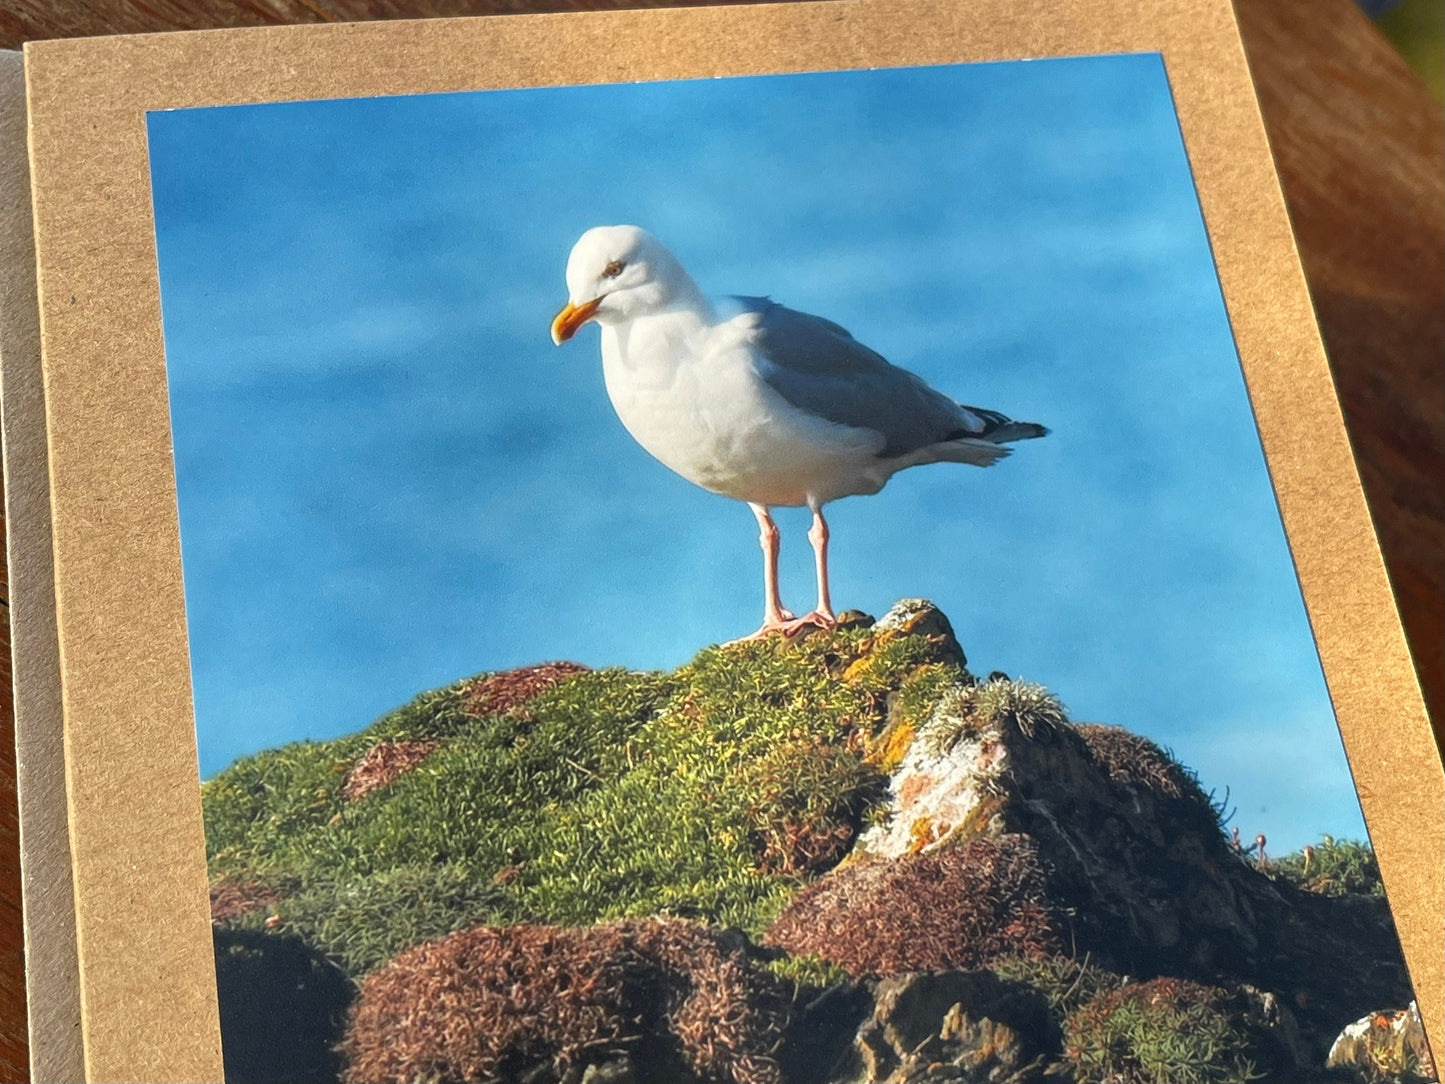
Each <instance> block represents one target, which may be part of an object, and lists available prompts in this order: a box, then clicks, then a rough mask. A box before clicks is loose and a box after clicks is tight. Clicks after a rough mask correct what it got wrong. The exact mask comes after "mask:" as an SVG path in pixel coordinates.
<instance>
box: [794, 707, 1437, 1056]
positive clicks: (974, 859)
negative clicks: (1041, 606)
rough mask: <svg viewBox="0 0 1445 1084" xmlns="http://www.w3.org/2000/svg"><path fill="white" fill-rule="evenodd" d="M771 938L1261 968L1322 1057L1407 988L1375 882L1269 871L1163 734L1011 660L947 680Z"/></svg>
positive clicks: (1136, 971)
mask: <svg viewBox="0 0 1445 1084" xmlns="http://www.w3.org/2000/svg"><path fill="white" fill-rule="evenodd" d="M882 740H884V741H886V740H887V735H886V734H885V736H884V738H883V739H882ZM766 940H767V941H768V942H769V943H771V944H774V945H777V946H779V947H781V948H783V949H785V950H787V951H788V952H791V953H813V954H816V955H819V956H822V957H824V958H827V959H830V960H834V961H836V962H837V963H839V964H840V965H842V966H843V967H844V968H846V969H847V970H848V971H849V972H850V973H852V974H854V975H856V976H859V977H866V976H877V975H883V974H887V973H889V972H890V971H894V970H898V969H911V970H917V969H933V970H941V969H958V968H974V967H979V966H984V965H987V964H988V963H990V962H991V960H993V959H997V958H1001V957H1004V956H1007V955H1010V954H1022V955H1025V956H1040V955H1047V954H1050V953H1054V952H1058V951H1059V950H1060V947H1061V946H1064V945H1068V946H1071V947H1072V951H1074V952H1076V953H1086V952H1087V953H1088V954H1090V956H1091V958H1092V959H1093V961H1094V962H1095V963H1096V964H1098V965H1100V966H1102V967H1105V968H1107V969H1109V970H1111V971H1113V972H1116V973H1119V974H1132V975H1143V976H1155V975H1163V976H1175V977H1180V978H1187V979H1191V980H1195V981H1198V982H1203V983H1224V984H1230V983H1234V984H1240V983H1244V984H1250V985H1253V986H1255V987H1258V988H1260V989H1264V990H1269V991H1273V992H1274V993H1275V994H1276V995H1277V996H1278V997H1279V998H1280V999H1282V1000H1283V1002H1285V1003H1287V1004H1289V1005H1291V1006H1293V1008H1294V1011H1295V1012H1296V1014H1297V1015H1298V1016H1299V1018H1300V1023H1301V1026H1302V1028H1303V1031H1304V1033H1305V1036H1306V1041H1307V1042H1309V1043H1311V1044H1313V1046H1314V1047H1316V1048H1317V1050H1318V1053H1319V1056H1320V1058H1321V1060H1322V1059H1323V1056H1324V1052H1325V1049H1327V1047H1328V1044H1329V1041H1330V1040H1331V1039H1332V1038H1333V1037H1334V1035H1335V1033H1336V1032H1337V1030H1338V1028H1339V1026H1340V1024H1341V1023H1342V1022H1343V1021H1345V1020H1348V1019H1350V1018H1351V1017H1353V1016H1354V1015H1356V1014H1357V1011H1358V1008H1359V1006H1360V1005H1361V1004H1365V1003H1377V1004H1378V1003H1386V1004H1388V1003H1390V1002H1391V1001H1396V1002H1397V1003H1398V1002H1399V1001H1400V1000H1403V999H1406V998H1408V986H1407V984H1406V979H1405V975H1404V972H1403V969H1402V968H1401V967H1400V966H1399V963H1398V959H1399V953H1398V947H1397V944H1396V942H1395V938H1394V931H1393V927H1392V925H1391V923H1390V920H1389V915H1388V912H1387V910H1386V908H1385V905H1384V901H1383V900H1378V899H1371V898H1366V897H1360V896H1340V897H1334V898H1330V897H1324V896H1319V895H1315V894H1313V893H1308V892H1304V891H1301V890H1299V889H1297V888H1295V887H1294V886H1292V885H1290V884H1288V883H1287V882H1278V881H1273V880H1271V879H1270V878H1269V877H1267V876H1265V875H1264V874H1263V873H1261V872H1259V871H1258V870H1256V869H1255V868H1254V867H1253V866H1251V865H1250V864H1248V863H1246V862H1244V861H1242V860H1241V859H1240V857H1239V856H1238V855H1237V854H1236V853H1234V852H1233V851H1232V850H1231V849H1230V847H1229V846H1228V844H1227V842H1226V841H1225V838H1224V836H1223V834H1222V832H1221V831H1220V827H1219V820H1218V816H1217V811H1216V810H1215V809H1214V808H1213V806H1212V804H1211V801H1210V799H1209V797H1208V796H1207V795H1206V794H1204V793H1203V792H1202V791H1201V789H1200V787H1199V785H1198V783H1197V782H1196V781H1195V780H1194V778H1193V777H1192V776H1190V775H1189V773H1188V772H1186V771H1185V770H1184V769H1183V768H1181V767H1180V766H1179V765H1178V764H1177V763H1175V762H1174V761H1173V760H1172V759H1171V758H1170V757H1169V756H1167V755H1166V754H1165V753H1164V752H1163V751H1162V750H1160V749H1159V748H1158V747H1157V746H1155V745H1154V744H1153V743H1152V742H1150V741H1148V740H1147V739H1145V738H1142V737H1140V736H1138V735H1135V734H1131V733H1128V732H1127V731H1124V730H1121V729H1118V728H1116V727H1107V726H1097V725H1074V724H1071V723H1070V722H1069V721H1068V720H1067V719H1066V717H1065V715H1064V712H1063V709H1062V707H1061V705H1059V703H1058V702H1057V701H1056V700H1054V699H1053V698H1052V697H1051V696H1050V695H1049V694H1048V693H1047V692H1046V691H1045V690H1043V689H1042V688H1040V687H1038V686H1034V685H1029V684H1026V683H1023V682H1015V681H1009V680H1006V679H997V680H992V681H988V682H983V683H980V684H974V685H968V684H960V685H958V686H956V687H955V688H953V689H951V690H950V691H949V692H947V693H946V694H945V695H944V696H943V697H942V698H941V699H940V701H939V702H938V704H937V706H936V708H935V709H934V711H933V712H932V714H931V715H930V716H929V718H928V719H927V720H926V721H925V722H924V723H923V724H922V725H921V726H919V727H918V728H917V733H916V734H915V735H914V736H913V738H912V740H911V742H910V743H909V745H908V748H907V752H906V753H905V754H904V756H903V758H902V760H901V762H900V763H899V764H898V766H897V767H896V769H895V770H894V771H893V773H892V776H891V778H890V783H889V793H888V805H887V815H886V816H884V817H881V818H879V820H878V822H877V823H875V825H874V826H873V827H872V828H870V829H869V830H868V831H867V832H866V833H864V834H863V835H862V836H861V837H860V838H859V840H858V842H857V844H856V845H855V846H854V848H853V850H852V852H851V853H850V854H849V856H848V859H847V861H846V862H845V863H843V864H842V865H841V866H840V867H839V868H837V869H835V870H833V871H832V872H830V873H828V874H827V875H826V876H824V877H822V878H820V879H819V880H818V881H817V882H815V883H814V884H812V885H810V886H808V887H807V888H805V889H803V890H802V891H801V892H799V893H798V895H797V896H795V897H794V899H793V900H792V901H791V902H790V903H789V904H788V906H787V907H785V908H784V909H783V911H782V913H781V914H780V915H779V917H778V919H777V920H776V922H775V923H774V924H773V925H772V926H771V927H770V928H769V930H768V931H767V933H766ZM1342 973H1343V974H1349V975H1350V976H1351V981H1350V982H1349V983H1348V984H1342V983H1339V982H1338V981H1336V979H1335V978H1332V976H1334V977H1337V976H1338V975H1340V974H1342Z"/></svg>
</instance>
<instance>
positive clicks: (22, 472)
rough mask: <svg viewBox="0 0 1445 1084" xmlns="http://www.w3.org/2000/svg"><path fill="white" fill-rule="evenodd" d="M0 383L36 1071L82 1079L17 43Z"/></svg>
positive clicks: (3, 221)
mask: <svg viewBox="0 0 1445 1084" xmlns="http://www.w3.org/2000/svg"><path fill="white" fill-rule="evenodd" d="M0 387H3V389H4V394H3V401H0V415H3V418H0V425H3V428H4V434H5V513H6V518H7V520H8V521H9V522H10V523H19V524H25V525H26V529H24V530H18V531H10V532H9V537H8V538H7V539H6V542H7V547H6V560H7V564H6V567H7V569H8V570H9V582H10V622H11V630H10V631H11V636H10V657H11V663H12V667H11V674H12V675H13V686H14V691H15V699H14V705H15V789H16V797H17V799H18V806H19V812H20V877H21V898H22V900H23V901H24V911H25V995H26V997H25V1007H26V1013H27V1017H28V1020H29V1030H30V1077H31V1079H32V1080H37V1081H47V1080H78V1079H80V1078H81V1077H82V1076H83V1074H84V1071H85V1066H84V1062H83V1060H82V1050H81V1042H80V975H79V971H78V969H77V961H76V955H75V893H74V891H73V888H72V885H71V880H70V837H69V830H68V825H67V816H66V808H65V750H64V748H63V746H62V744H61V711H60V646H59V642H58V640H57V638H56V629H55V576H54V571H53V567H52V556H51V541H50V470H49V465H48V463H47V462H46V453H45V391H44V388H43V386H42V383H41V377H40V312H39V310H38V309H37V308H36V299H35V244H34V230H33V228H32V224H31V220H30V170H29V165H28V163H27V161H26V156H25V70H24V66H23V64H22V61H21V56H20V53H19V52H17V51H10V50H6V51H3V52H0Z"/></svg>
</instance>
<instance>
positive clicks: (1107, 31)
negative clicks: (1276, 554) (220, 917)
mask: <svg viewBox="0 0 1445 1084" xmlns="http://www.w3.org/2000/svg"><path fill="white" fill-rule="evenodd" d="M1137 52H1158V53H1160V54H1162V56H1163V60H1164V65H1165V70H1166V73H1167V75H1168V78H1169V81H1170V87H1171V91H1172V93H1173V96H1174V105H1175V108H1176V112H1177V115H1178V119H1179V124H1180V129H1181V132H1182V134H1183V140H1184V145H1185V150H1186V153H1187V155H1188V158H1189V161H1190V165H1191V168H1192V170H1193V174H1194V181H1195V185H1196V189H1197V193H1198V197H1199V202H1200V207H1201V209H1202V211H1203V217H1204V221H1205V225H1206V229H1207V231H1208V235H1209V240H1210V244H1211V246H1212V251H1213V255H1214V259H1215V265H1216V268H1217V271H1218V274H1219V280H1220V285H1221V289H1222V291H1223V295H1224V300H1225V306H1226V309H1227V312H1228V315H1229V319H1230V324H1231V328H1232V331H1233V334H1234V339H1235V344H1236V347H1237V349H1238V353H1239V357H1240V361H1241V364H1242V366H1243V370H1244V376H1245V381H1246V385H1247V387H1248V391H1249V396H1250V401H1251V404H1252V407H1253V410H1254V415H1255V422H1256V425H1257V427H1258V429H1259V432H1260V436H1261V440H1262V443H1263V446H1264V452H1265V457H1266V461H1267V464H1268V467H1269V472H1270V477H1271V481H1272V483H1273V486H1274V491H1275V494H1276V497H1277V499H1278V502H1279V507H1280V510H1281V514H1282V516H1283V520H1284V526H1285V531H1286V536H1287V538H1288V541H1289V545H1290V550H1291V554H1292V556H1293V558H1294V562H1295V569H1296V572H1297V574H1298V576H1299V580H1300V586H1301V590H1302V592H1303V595H1304V600H1305V605H1306V609H1307V611H1308V615H1309V619H1310V623H1311V627H1312V629H1313V632H1314V636H1315V642H1316V646H1317V647H1318V649H1319V653H1320V658H1321V662H1322V665H1323V668H1324V674H1325V679H1326V683H1327V685H1328V688H1329V692H1330V697H1331V700H1332V703H1333V705H1334V708H1335V712H1336V716H1337V719H1338V721H1339V725H1340V730H1341V733H1342V736H1343V739H1344V745H1345V750H1346V754H1347V756H1348V759H1349V762H1350V768H1351V771H1352V774H1353V776H1354V781H1355V786H1356V790H1357V792H1358V794H1359V797H1360V802H1361V806H1362V808H1363V811H1364V815H1365V820H1366V824H1367V826H1368V828H1369V831H1370V836H1371V840H1372V843H1373V845H1374V847H1375V851H1376V854H1377V856H1378V859H1379V864H1380V869H1381V874H1382V877H1383V879H1384V882H1385V885H1386V888H1387V892H1388V896H1389V901H1390V905H1391V908H1392V911H1393V913H1394V916H1395V921H1396V925H1397V927H1398V929H1399V933H1400V940H1401V944H1402V947H1403V949H1404V952H1405V957H1406V960H1407V962H1408V964H1409V967H1410V973H1411V978H1412V980H1413V983H1414V987H1415V990H1416V994H1417V997H1418V999H1419V1003H1420V1007H1421V1011H1422V1014H1423V1016H1424V1019H1425V1024H1426V1029H1427V1031H1428V1033H1429V1034H1430V1037H1431V1039H1432V1040H1433V1041H1434V1043H1435V1049H1436V1051H1437V1061H1438V1060H1439V1058H1438V1051H1439V1050H1440V1045H1439V1044H1440V1039H1441V1035H1442V1026H1445V1008H1442V1006H1445V958H1442V953H1441V951H1440V946H1441V945H1442V943H1445V773H1442V770H1441V765H1440V761H1439V758H1438V756H1437V754H1436V749H1435V745H1434V741H1433V738H1432V735H1431V730H1430V725H1429V721H1428V718H1427V716H1426V713H1425V708H1424V703H1423V700H1422V698H1421V695H1420V690H1419V686H1418V684H1417V681H1416V677H1415V672H1414V669H1413V667H1412V665H1411V661H1410V656H1409V653H1408V649H1407V646H1406V643H1405V639H1404V634H1403V631H1402V629H1401V625H1400V621H1399V617H1398V614H1397V612H1396V609H1395V604H1394V599H1393V597H1392V595H1391V593H1390V587H1389V583H1388V580H1387V579H1386V575H1385V569H1384V565H1383V563H1382V560H1381V556H1380V551H1379V547H1378V544H1377V542H1376V539H1375V536H1374V533H1373V530H1372V528H1371V524H1370V519H1369V513H1368V511H1367V508H1366V505H1365V500H1364V495H1363V492H1362V490H1361V488H1360V484H1359V479H1358V476H1357V474H1356V470H1355V465H1354V461H1353V459H1352V458H1351V454H1350V448H1349V442H1348V438H1347V435H1346V432H1345V429H1344V424H1343V419H1342V417H1341V414H1340V408H1339V404H1338V402H1337V400H1336V398H1335V394H1334V388H1333V384H1332V381H1331V377H1330V372H1329V368H1328V365H1327V363H1326V360H1325V355H1324V351H1323V347H1322V345H1321V342H1320V338H1319V333H1318V331H1317V329H1316V326H1315V322H1314V316H1313V312H1312V309H1311V306H1310V299H1309V294H1308V290H1307V286H1306V283H1305V279H1304V275H1303V272H1302V270H1301V267H1300V263H1299V259H1298V255H1297V253H1296V250H1295V245H1294V240H1293V237H1292V235H1291V233H1290V228H1289V221H1288V217H1287V214H1286V210H1285V205H1284V201H1283V197H1282V194H1281V191H1280V188H1279V183H1278V180H1277V178H1276V176H1275V173H1274V169H1273V165H1272V162H1271V159H1270V156H1269V148H1268V144H1267V141H1266V137H1265V131H1264V127H1263V123H1262V120H1261V117H1260V114H1259V109H1258V106H1257V103H1256V100H1255V96H1254V91H1253V87H1252V85H1251V83H1250V79H1249V71H1248V67H1247V64H1246V60H1245V56H1244V52H1243V47H1242V45H1241V43H1240V39H1239V35H1238V31H1237V28H1236V25H1235V20H1234V14H1233V10H1232V8H1231V6H1230V3H1229V0H1207V2H1200V0H1155V2H1151V3H1141V2H1139V0H1057V2H1056V3H1053V4H1050V5H1048V10H1047V12H1043V11H1040V10H1037V9H1032V10H1031V9H1029V8H1028V6H1027V5H1018V4H1016V3H1013V2H1011V0H970V2H969V3H967V4H961V3H958V2H957V0H825V2H814V3H790V4H775V5H774V4H769V5H756V6H739V7H713V8H686V9H648V10H634V11H620V12H597V13H570V14H560V15H515V16H491V17H483V18H473V19H441V20H424V21H399V22H375V23H348V24H334V25H329V26H306V27H275V28H259V29H244V30H211V31H199V32H190V33H172V34H154V35H137V36H129V37H113V38H91V39H72V40H61V41H45V42H35V43H30V44H27V45H26V47H25V65H26V88H27V98H28V106H29V118H30V162H31V171H32V181H33V192H34V200H33V209H34V220H35V238H36V248H37V261H38V269H37V278H38V284H39V305H40V326H41V351H42V365H43V373H44V382H45V411H46V425H47V435H48V445H49V455H50V482H51V492H50V501H51V519H52V529H53V538H54V543H53V544H54V567H55V601H56V620H57V625H58V630H59V651H60V678H61V690H60V691H61V703H62V707H63V712H64V721H65V722H64V747H65V766H66V772H65V779H66V796H67V807H68V814H69V831H70V843H71V851H72V856H73V873H74V893H75V909H76V939H77V946H78V948H77V951H78V956H79V970H80V1001H81V1029H80V1030H81V1033H82V1037H83V1043H84V1057H85V1066H86V1074H87V1078H88V1079H91V1080H132V1079H133V1080H150V1081H169V1080H177V1081H185V1080H218V1079H220V1078H221V1053H220V1032H219V1025H218V1022H217V1015H216V1013H217V1010H216V990H215V982H214V970H213V962H212V948H211V931H210V916H209V908H208V905H207V899H208V896H207V885H206V869H205V861H204V833H203V830H202V823H201V805H200V793H199V786H198V784H199V777H198V772H197V765H196V747H195V731H194V721H193V718H192V710H191V694H190V676H189V675H190V671H189V654H188V647H187V640H186V623H185V605H184V599H183V595H182V586H181V563H180V548H179V535H178V526H177V515H176V497H175V479H174V471H173V465H172V459H171V441H170V426H169V411H168V404H167V394H166V371H165V361H164V352H163V345H162V332H161V312H160V302H159V288H158V281H157V266H156V248H155V234H154V225H153V222H152V216H151V200H150V181H149V163H148V160H147V154H146V129H145V115H146V113H147V111H150V110H158V109H174V108H190V107H197V106H209V105H223V104H242V103H260V102H276V101H295V100H314V99H322V98H353V97H369V96H375V95H397V94H425V93H441V92H455V91H467V90H485V89H503V88H515V87H540V86H567V85H576V84H584V83H615V82H632V81H657V80H670V79H684V78H700V77H714V76H728V75H760V74H776V73H784V72H806V71H822V70H839V69H857V68H873V67H902V66H913V65H920V64H949V63H964V62H977V61H997V60H1013V59H1025V58H1042V57H1054V56H1080V55H1097V54H1109V53H1137ZM358 58H365V62H364V63H358ZM578 123H585V118H578ZM11 529H12V530H21V531H23V530H25V529H26V528H25V525H24V524H23V523H12V524H11Z"/></svg>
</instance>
